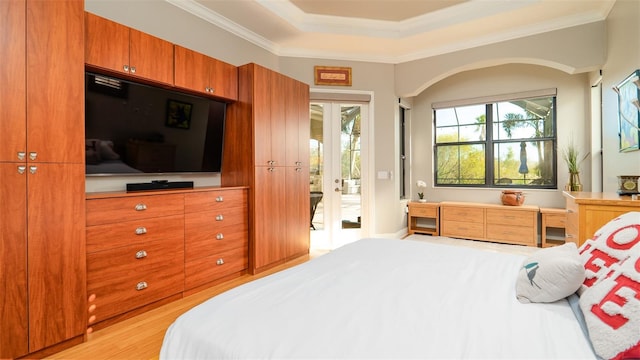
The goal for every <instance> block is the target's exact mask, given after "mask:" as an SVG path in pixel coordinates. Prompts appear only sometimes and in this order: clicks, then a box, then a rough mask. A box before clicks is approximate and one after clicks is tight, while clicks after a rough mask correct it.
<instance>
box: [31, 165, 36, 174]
mask: <svg viewBox="0 0 640 360" xmlns="http://www.w3.org/2000/svg"><path fill="white" fill-rule="evenodd" d="M36 171H38V167H37V166H29V172H30V173H31V174H35V173H36Z"/></svg>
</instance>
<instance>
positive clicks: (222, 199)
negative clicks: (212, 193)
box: [216, 196, 224, 202]
mask: <svg viewBox="0 0 640 360" xmlns="http://www.w3.org/2000/svg"><path fill="white" fill-rule="evenodd" d="M223 201H224V196H216V202H223Z"/></svg>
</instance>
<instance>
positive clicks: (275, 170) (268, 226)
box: [252, 166, 287, 271]
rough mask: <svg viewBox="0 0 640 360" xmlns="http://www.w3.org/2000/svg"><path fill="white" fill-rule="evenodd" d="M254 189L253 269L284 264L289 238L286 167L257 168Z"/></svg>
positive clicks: (258, 269)
mask: <svg viewBox="0 0 640 360" xmlns="http://www.w3.org/2000/svg"><path fill="white" fill-rule="evenodd" d="M254 176H255V182H254V184H255V185H254V188H253V196H254V207H253V258H254V262H253V269H252V270H257V271H260V269H261V268H265V267H268V266H269V265H271V264H275V263H278V262H280V261H282V260H284V256H285V255H284V250H285V243H284V241H283V239H284V238H285V236H286V232H287V229H286V223H285V220H286V218H285V216H286V215H287V212H286V203H285V192H286V191H287V189H286V188H285V183H286V180H285V177H286V172H285V168H284V167H275V166H273V167H268V166H256V167H255V175H254Z"/></svg>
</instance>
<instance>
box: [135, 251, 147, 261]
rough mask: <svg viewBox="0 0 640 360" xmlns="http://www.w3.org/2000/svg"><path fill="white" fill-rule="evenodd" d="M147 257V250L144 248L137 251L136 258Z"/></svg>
mask: <svg viewBox="0 0 640 360" xmlns="http://www.w3.org/2000/svg"><path fill="white" fill-rule="evenodd" d="M146 257H147V252H146V251H144V250H140V251H138V252H137V253H136V259H143V258H146Z"/></svg>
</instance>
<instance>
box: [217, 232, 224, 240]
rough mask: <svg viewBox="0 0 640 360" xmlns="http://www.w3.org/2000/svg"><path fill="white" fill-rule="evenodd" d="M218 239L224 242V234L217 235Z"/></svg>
mask: <svg viewBox="0 0 640 360" xmlns="http://www.w3.org/2000/svg"><path fill="white" fill-rule="evenodd" d="M216 239H218V240H222V239H224V235H222V233H218V234H216Z"/></svg>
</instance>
